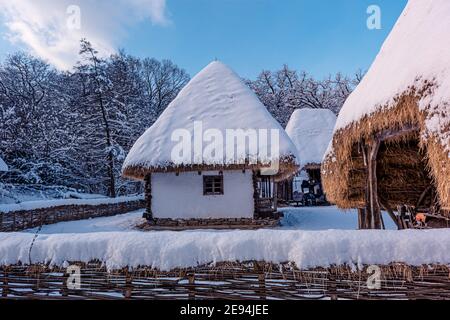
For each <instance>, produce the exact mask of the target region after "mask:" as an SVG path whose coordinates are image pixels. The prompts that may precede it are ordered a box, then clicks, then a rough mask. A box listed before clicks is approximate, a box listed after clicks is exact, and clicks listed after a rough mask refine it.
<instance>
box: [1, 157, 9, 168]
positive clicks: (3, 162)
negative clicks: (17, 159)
mask: <svg viewBox="0 0 450 320" xmlns="http://www.w3.org/2000/svg"><path fill="white" fill-rule="evenodd" d="M1 171H8V166H7V165H6V163H5V161H3V159H2V158H1V157H0V172H1Z"/></svg>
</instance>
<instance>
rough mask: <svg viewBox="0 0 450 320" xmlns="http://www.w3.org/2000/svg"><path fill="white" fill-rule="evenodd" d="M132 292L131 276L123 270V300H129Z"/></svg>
mask: <svg viewBox="0 0 450 320" xmlns="http://www.w3.org/2000/svg"><path fill="white" fill-rule="evenodd" d="M132 291H133V276H132V275H130V273H129V272H128V270H125V291H124V294H123V295H124V297H125V299H130V298H131V293H132Z"/></svg>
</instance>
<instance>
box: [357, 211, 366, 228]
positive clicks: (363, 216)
mask: <svg viewBox="0 0 450 320" xmlns="http://www.w3.org/2000/svg"><path fill="white" fill-rule="evenodd" d="M365 221H366V210H365V209H364V208H358V229H360V230H362V229H365V228H366V224H365Z"/></svg>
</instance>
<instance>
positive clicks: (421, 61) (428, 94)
mask: <svg viewBox="0 0 450 320" xmlns="http://www.w3.org/2000/svg"><path fill="white" fill-rule="evenodd" d="M449 17H450V1H448V0H410V1H409V2H408V4H407V6H406V8H405V10H404V12H403V13H402V15H401V17H400V18H399V20H398V22H397V23H396V25H395V27H394V29H393V30H392V32H391V34H390V35H389V36H388V38H387V40H386V41H385V43H384V45H383V47H382V48H381V51H380V53H379V54H378V56H377V57H376V60H375V62H374V63H373V64H372V66H371V68H370V70H369V71H368V73H367V75H366V76H365V77H364V79H363V80H362V81H361V83H360V85H359V86H358V87H357V88H356V90H355V91H354V92H353V93H352V94H351V96H350V97H349V98H348V100H347V101H346V103H345V105H344V107H343V108H342V110H341V112H340V114H339V117H338V120H337V123H336V127H335V132H334V137H333V141H332V144H331V145H330V148H329V149H328V151H327V154H326V157H325V162H324V163H323V165H322V177H323V182H324V187H325V191H326V193H327V196H328V199H329V200H331V201H332V202H334V203H336V204H337V205H338V206H339V207H341V208H360V209H363V208H364V211H363V210H360V214H363V215H364V216H360V218H361V219H362V220H363V221H362V222H361V226H362V227H366V228H380V227H382V219H381V215H380V209H385V210H388V212H390V214H391V217H392V218H393V219H394V220H396V219H398V218H399V216H400V215H403V214H404V213H405V212H404V211H414V212H415V213H421V214H424V215H431V216H434V217H441V218H444V219H445V217H449V216H450V42H449V39H450V19H449ZM447 223H448V220H447ZM399 227H401V226H400V225H399Z"/></svg>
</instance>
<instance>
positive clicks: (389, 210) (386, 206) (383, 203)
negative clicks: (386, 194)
mask: <svg viewBox="0 0 450 320" xmlns="http://www.w3.org/2000/svg"><path fill="white" fill-rule="evenodd" d="M379 201H380V204H381V206H382V207H383V208H384V210H386V211H387V213H388V214H389V217H391V219H392V221H394V223H395V225H396V226H397V229H398V230H401V229H402V225H401V223H400V221H399V219H398V217H397V216H396V215H395V213H394V210H392V208H391V207H390V206H389V203H388V201H386V200H385V199H381V198H380V199H379Z"/></svg>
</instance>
